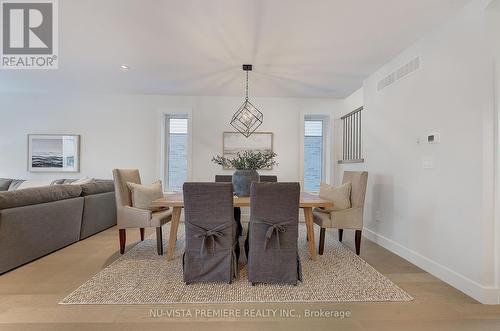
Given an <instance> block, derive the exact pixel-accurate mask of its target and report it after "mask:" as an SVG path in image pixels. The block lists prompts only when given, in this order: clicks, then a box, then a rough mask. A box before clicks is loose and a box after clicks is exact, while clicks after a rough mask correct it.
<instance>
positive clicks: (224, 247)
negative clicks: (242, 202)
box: [183, 183, 238, 284]
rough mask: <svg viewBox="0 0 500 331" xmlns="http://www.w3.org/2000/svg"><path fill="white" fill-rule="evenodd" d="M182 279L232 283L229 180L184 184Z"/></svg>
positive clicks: (233, 257) (233, 233)
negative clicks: (184, 244)
mask: <svg viewBox="0 0 500 331" xmlns="http://www.w3.org/2000/svg"><path fill="white" fill-rule="evenodd" d="M183 194H184V223H185V226H186V247H185V251H184V255H183V273H184V282H185V283H186V284H191V283H194V282H225V283H231V282H232V281H233V279H234V278H235V277H236V276H237V272H238V269H237V267H238V262H237V258H236V254H235V246H236V243H237V240H236V238H237V234H236V226H235V222H234V219H233V217H234V216H233V186H232V184H230V183H184V186H183Z"/></svg>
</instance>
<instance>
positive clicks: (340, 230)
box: [339, 229, 344, 242]
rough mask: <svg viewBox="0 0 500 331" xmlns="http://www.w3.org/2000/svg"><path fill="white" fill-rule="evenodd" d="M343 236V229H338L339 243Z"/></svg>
mask: <svg viewBox="0 0 500 331" xmlns="http://www.w3.org/2000/svg"><path fill="white" fill-rule="evenodd" d="M343 234H344V229H339V241H340V242H342V235H343Z"/></svg>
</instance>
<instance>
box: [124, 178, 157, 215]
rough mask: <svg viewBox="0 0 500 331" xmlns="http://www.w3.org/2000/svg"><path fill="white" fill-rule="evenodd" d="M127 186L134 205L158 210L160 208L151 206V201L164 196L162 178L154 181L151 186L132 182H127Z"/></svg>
mask: <svg viewBox="0 0 500 331" xmlns="http://www.w3.org/2000/svg"><path fill="white" fill-rule="evenodd" d="M127 186H128V189H129V190H130V193H131V197H132V207H134V208H139V209H146V210H151V211H158V209H154V208H151V203H152V202H153V201H154V200H156V199H160V198H163V189H162V185H161V180H158V181H156V182H154V183H153V184H151V186H145V185H140V184H135V183H130V182H127ZM164 209H165V208H162V209H160V210H164Z"/></svg>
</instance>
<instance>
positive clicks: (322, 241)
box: [318, 228, 326, 255]
mask: <svg viewBox="0 0 500 331" xmlns="http://www.w3.org/2000/svg"><path fill="white" fill-rule="evenodd" d="M325 232H326V229H325V228H321V230H319V249H318V254H319V255H323V252H324V251H325Z"/></svg>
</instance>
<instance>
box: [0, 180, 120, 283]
mask: <svg viewBox="0 0 500 331" xmlns="http://www.w3.org/2000/svg"><path fill="white" fill-rule="evenodd" d="M6 181H8V180H0V274H2V273H4V272H7V271H9V270H11V269H13V268H16V267H18V266H20V265H23V264H25V263H27V262H30V261H32V260H34V259H37V258H39V257H41V256H44V255H46V254H48V253H51V252H53V251H55V250H58V249H60V248H63V247H65V246H67V245H70V244H72V243H75V242H77V241H79V240H82V239H85V238H87V237H89V236H91V235H93V234H96V233H97V232H100V231H102V230H105V229H107V228H109V227H112V226H114V225H116V204H115V192H114V185H113V181H108V180H99V181H96V182H93V183H89V184H84V185H65V184H63V185H51V186H44V187H36V188H27V189H21V190H11V191H5V187H6V184H5V182H6ZM2 184H3V185H2ZM9 185H10V184H9ZM2 189H4V190H3V191H1V190H2Z"/></svg>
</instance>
